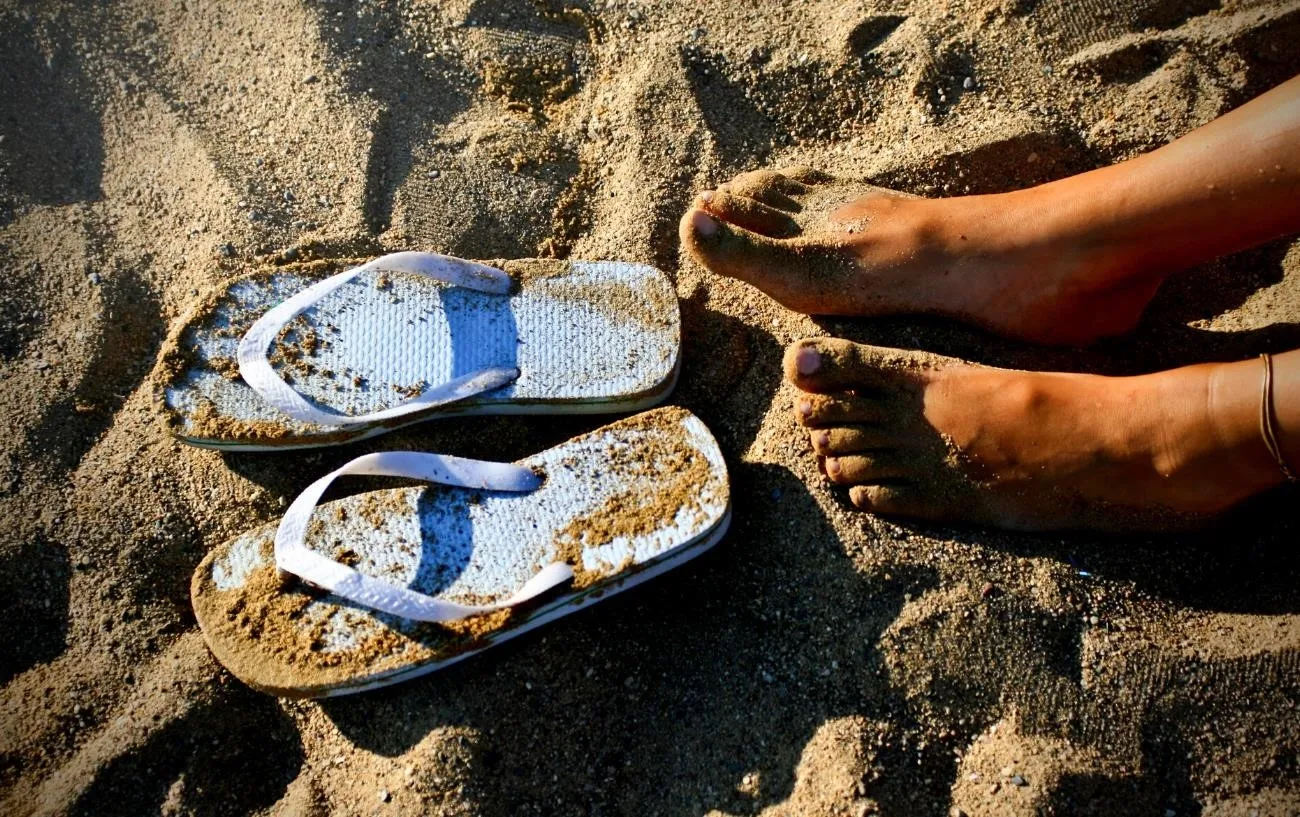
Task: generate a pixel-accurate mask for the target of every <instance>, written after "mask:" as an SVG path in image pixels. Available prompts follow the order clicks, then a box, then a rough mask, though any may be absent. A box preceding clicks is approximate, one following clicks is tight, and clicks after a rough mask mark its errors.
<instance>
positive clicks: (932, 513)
mask: <svg viewBox="0 0 1300 817" xmlns="http://www.w3.org/2000/svg"><path fill="white" fill-rule="evenodd" d="M849 501H851V502H852V503H853V504H854V506H856V507H858V508H860V509H862V510H864V511H870V512H871V513H878V514H884V515H886V516H906V517H911V518H913V519H942V518H943V516H944V514H943V513H942V509H941V508H939V507H938V505H936V504H935V502H934V501H933V499H932V498H930V497H928V496H927V495H926V494H925V492H924V491H922V490H921V489H920V488H919V487H917V486H916V485H912V484H910V483H896V484H889V485H854V486H853V487H852V488H850V489H849Z"/></svg>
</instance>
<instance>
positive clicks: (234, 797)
mask: <svg viewBox="0 0 1300 817" xmlns="http://www.w3.org/2000/svg"><path fill="white" fill-rule="evenodd" d="M0 21H2V24H3V30H4V31H6V32H7V33H8V35H9V36H8V37H7V38H6V48H5V49H4V52H3V54H2V55H0V63H2V64H3V70H0V135H2V136H3V139H2V140H0V258H2V259H3V264H4V269H5V273H6V275H5V285H4V287H3V288H0V423H2V424H3V425H2V426H0V431H3V437H4V439H5V440H6V444H5V445H4V446H2V447H0V520H2V521H0V526H3V527H2V530H3V535H0V569H2V572H0V576H3V586H2V588H0V589H2V590H3V599H4V602H3V604H4V607H3V609H4V616H5V620H6V624H7V626H6V627H5V632H4V636H3V638H2V639H0V813H4V814H15V815H27V814H116V813H121V814H132V815H135V814H144V813H163V814H169V815H173V814H221V815H235V814H264V815H325V814H376V813H379V814H384V813H394V814H406V813H430V814H447V815H504V814H510V815H526V814H539V815H540V814H546V815H596V814H605V815H614V814H625V813H648V814H662V815H671V816H672V817H678V816H679V815H701V814H715V815H721V814H727V815H741V814H764V815H769V817H775V816H776V815H787V816H788V815H797V816H798V817H811V816H812V815H826V814H854V815H856V814H864V813H871V810H872V809H877V810H878V811H879V812H880V813H883V814H908V815H910V814H945V813H948V811H949V809H951V808H954V807H955V808H958V809H961V810H963V811H964V812H965V813H967V814H970V815H972V817H974V815H978V814H1007V815H1026V816H1027V815H1031V814H1040V813H1041V814H1090V813H1092V814H1107V815H1117V814H1143V815H1148V814H1169V813H1172V814H1176V815H1184V814H1196V813H1206V814H1234V815H1235V814H1250V813H1253V812H1252V809H1254V810H1258V812H1259V813H1260V814H1289V813H1292V812H1294V811H1295V810H1296V809H1297V807H1298V804H1300V760H1298V759H1297V758H1300V717H1297V706H1298V705H1300V555H1298V551H1297V549H1296V547H1295V543H1296V542H1297V541H1300V535H1298V534H1300V530H1298V529H1297V525H1298V523H1297V521H1296V517H1295V513H1294V498H1295V494H1294V493H1293V492H1292V493H1286V492H1280V493H1279V494H1277V495H1275V496H1269V497H1262V498H1260V500H1259V501H1257V502H1254V503H1252V504H1251V505H1250V506H1248V507H1247V508H1244V509H1242V511H1241V512H1240V513H1237V514H1234V515H1233V516H1231V517H1229V518H1228V519H1227V520H1225V522H1224V523H1223V524H1222V525H1220V526H1218V527H1216V528H1214V529H1212V530H1209V531H1207V532H1205V533H1202V534H1196V535H1187V534H1180V535H1177V536H1174V537H1169V538H1159V537H1131V536H1130V537H1124V538H1119V539H1115V538H1111V539H1102V538H1100V537H1090V536H1086V535H1073V536H1062V535H1052V536H1011V535H1006V534H1000V533H993V532H987V531H980V530H964V529H949V528H940V527H934V526H901V525H895V524H893V523H890V522H887V521H884V520H881V519H877V518H874V517H870V516H865V515H862V514H858V513H855V512H852V511H851V510H849V509H848V508H847V507H846V505H845V502H844V497H843V496H842V494H841V493H840V492H837V491H832V490H830V489H829V488H828V487H827V486H826V485H825V483H824V482H823V481H822V479H821V477H820V475H819V474H818V473H817V472H816V468H815V464H814V463H813V460H812V458H811V456H810V453H809V450H808V447H807V439H806V437H805V436H804V435H803V434H802V433H801V432H799V431H798V430H797V429H796V427H795V426H794V424H793V423H792V422H791V420H790V408H791V404H792V399H793V397H792V394H791V392H790V391H789V390H788V388H786V387H784V386H782V385H781V384H780V363H781V350H782V348H783V347H784V345H785V344H787V343H789V342H790V341H792V340H794V339H796V338H799V337H802V336H805V335H809V334H818V333H827V334H836V335H841V336H846V337H850V338H852V339H854V340H858V341H864V342H871V343H877V344H882V345H894V346H899V347H904V348H917V347H923V348H926V349H929V350H931V351H934V352H936V353H942V354H949V355H953V356H958V357H964V358H968V359H974V360H978V361H980V362H984V363H989V364H993V365H1003V366H1018V367H1024V368H1067V369H1075V370H1086V371H1102V372H1134V371H1149V370H1154V369H1158V368H1164V367H1169V366H1174V365H1179V364H1182V363H1187V362H1192V361H1199V360H1210V359H1242V358H1247V357H1250V356H1252V355H1254V354H1257V353H1259V352H1261V351H1275V352H1276V351H1281V350H1284V349H1287V348H1293V347H1295V346H1297V345H1300V330H1297V325H1300V245H1297V244H1296V242H1294V241H1279V242H1275V243H1273V244H1270V245H1267V246H1265V247H1262V248H1259V249H1256V250H1252V251H1250V252H1247V253H1243V254H1241V255H1239V256H1236V257H1233V258H1229V259H1226V260H1223V261H1219V262H1215V263H1213V264H1209V265H1206V266H1204V267H1202V268H1200V269H1197V270H1193V271H1190V272H1188V273H1187V274H1185V275H1182V276H1179V277H1176V278H1174V279H1172V280H1171V281H1169V282H1168V283H1167V285H1166V286H1165V287H1164V288H1163V289H1162V291H1161V293H1160V294H1159V295H1158V296H1157V299H1156V302H1155V303H1154V304H1153V305H1152V307H1151V310H1150V312H1149V314H1148V316H1147V317H1146V319H1145V320H1144V322H1143V323H1142V325H1141V326H1140V327H1139V329H1138V330H1137V331H1136V332H1135V333H1134V334H1133V335H1131V336H1129V337H1127V338H1124V339H1120V340H1116V341H1112V342H1107V343H1105V344H1102V345H1099V346H1097V347H1095V348H1092V349H1089V350H1086V351H1071V350H1035V349H1031V348H1027V347H1025V346H1023V345H1020V344H1012V343H1006V342H1001V341H998V340H996V339H993V338H989V337H988V336H986V335H984V334H981V333H978V332H975V331H968V330H964V329H961V328H959V327H955V326H953V325H951V324H949V323H945V322H940V321H932V320H928V321H915V320H903V319H891V320H879V321H871V322H852V321H838V322H820V323H819V322H814V321H812V320H810V319H808V318H806V317H803V316H799V315H796V314H792V313H790V312H788V311H786V310H783V309H781V308H780V307H778V306H776V305H774V304H773V303H772V302H771V301H769V300H768V299H766V298H765V297H764V296H762V295H761V294H759V293H758V292H756V291H754V290H753V289H751V288H749V287H747V286H745V285H743V284H740V283H737V282H734V281H729V280H720V279H717V278H715V277H712V276H710V275H708V274H706V273H704V272H703V271H702V270H701V269H699V268H698V267H696V266H695V265H694V264H692V263H691V262H690V261H689V260H688V259H687V258H686V257H685V256H684V255H683V254H682V252H681V250H680V247H679V246H678V243H677V219H678V217H679V216H680V214H681V212H682V211H683V210H684V209H685V208H686V206H687V205H688V204H689V202H690V201H691V198H692V196H693V195H694V194H695V193H697V192H698V191H699V190H702V189H706V188H708V187H711V186H713V185H715V184H717V183H720V182H722V181H725V180H727V179H728V178H730V177H731V176H732V175H734V174H736V173H738V172H741V171H745V170H750V169H753V168H756V167H764V166H768V167H775V166H781V165H808V166H814V167H817V168H819V169H821V170H824V171H827V172H829V173H832V174H835V175H836V176H838V177H842V178H856V179H862V180H863V181H864V182H866V183H870V184H875V185H881V186H885V187H890V188H893V189H897V190H900V191H903V192H906V193H910V194H917V195H928V196H936V195H957V194H962V193H976V192H990V191H998V190H1005V189H1010V188H1017V187H1022V186H1025V185H1029V184H1033V183H1036V182H1039V181H1043V180H1046V179H1052V178H1058V177H1060V176H1063V175H1066V174H1068V173H1072V172H1076V171H1079V170H1084V169H1087V168H1092V167H1097V166H1100V165H1104V164H1107V163H1110V162H1114V161H1116V160H1120V159H1123V158H1125V157H1129V156H1133V155H1135V154H1137V153H1140V152H1142V151H1145V150H1148V149H1151V148H1153V147H1156V146H1158V145H1161V144H1163V143H1165V142H1167V141H1169V140H1171V139H1173V138H1175V137H1177V136H1179V135H1181V134H1183V133H1186V132H1187V131H1188V130H1190V129H1192V128H1194V127H1196V126H1198V125H1200V124H1203V123H1204V122H1207V121H1209V120H1211V119H1213V118H1214V117H1216V116H1218V115H1220V114H1222V113H1223V112H1225V111H1227V110H1229V109H1231V108H1233V107H1235V106H1237V105H1239V104H1241V103H1242V102H1243V101H1245V100H1247V99H1249V98H1251V97H1253V96H1255V95H1257V94H1258V93H1260V92H1262V91H1263V90H1266V89H1267V88H1269V87H1271V86H1272V85H1274V84H1276V83H1278V82H1280V81H1282V80H1284V79H1286V78H1288V77H1290V76H1292V75H1294V74H1295V73H1296V72H1297V71H1300V45H1298V44H1300V3H1297V2H1295V1H1294V0H1290V1H1289V2H1288V0H1230V1H1229V2H1223V3H1212V2H1173V1H1172V0H1132V2H1127V3H1123V4H1111V3H1074V2H1067V1H1066V0H1040V2H1006V1H1004V0H954V1H953V2H947V3H941V2H938V0H899V1H898V2H891V3H888V4H870V3H858V2H850V3H830V2H818V3H812V2H797V1H796V2H790V3H783V4H765V5H762V6H752V5H751V4H736V3H729V2H721V1H720V0H704V1H703V2H678V0H673V2H664V3H648V2H635V3H634V2H625V0H607V1H605V0H538V2H534V3H508V2H504V1H503V0H474V2H471V1H470V0H448V2H443V3H414V2H398V1H397V0H367V1H366V2H353V0H346V2H344V1H343V0H321V2H315V3H307V2H302V1H301V0H252V2H248V3H242V4H225V5H223V6H221V7H218V6H217V5H216V4H204V3H194V2H189V3H175V2H170V1H169V0H167V1H165V0H124V2H119V3H112V4H104V3H63V4H58V3H43V4H21V3H14V2H10V3H6V4H4V5H3V7H2V8H0ZM307 249H310V253H308V252H307ZM399 249H427V250H434V251H439V252H445V253H451V254H454V255H459V256H462V257H469V258H523V257H531V256H554V257H559V258H568V257H573V258H594V259H600V258H610V259H618V260H626V261H636V262H645V263H650V264H654V265H655V266H658V267H659V268H661V269H665V270H667V271H668V272H669V273H670V274H672V275H673V276H674V278H675V281H676V285H677V292H678V295H679V296H680V297H681V299H682V308H683V329H684V335H685V341H684V343H685V345H684V355H683V357H684V366H683V371H682V377H681V382H680V386H679V388H678V391H677V393H676V397H675V399H676V400H677V401H678V402H680V404H681V405H683V406H685V407H687V408H689V409H690V410H692V411H693V412H695V413H696V414H697V415H698V416H700V417H701V418H702V419H703V420H704V421H705V422H706V423H707V424H708V425H709V426H710V428H711V429H712V430H713V431H714V432H715V434H716V435H717V437H718V439H719V442H720V443H721V444H722V446H723V449H724V451H725V452H726V454H727V456H728V457H729V458H730V462H731V466H732V475H733V484H734V488H733V498H734V505H735V508H734V510H735V522H734V526H733V533H732V534H731V535H730V536H729V537H728V538H727V539H726V540H725V541H724V542H723V543H722V544H721V545H720V546H719V547H718V548H717V549H716V550H715V551H714V552H713V553H712V554H710V555H709V556H707V557H704V558H702V559H701V560H700V561H698V562H696V563H693V564H692V565H691V566H690V567H689V568H686V569H684V570H682V571H678V572H676V573H674V574H672V575H668V576H665V577H663V578H662V579H659V580H657V581H656V582H654V583H651V584H649V585H647V586H646V587H644V588H642V589H639V590H637V591H634V592H629V593H628V594H627V595H625V596H620V597H618V598H616V599H611V600H610V601H609V602H608V603H603V604H601V605H600V606H599V607H598V608H596V609H595V610H593V611H589V612H587V613H584V614H582V615H578V616H574V617H571V618H569V619H566V620H565V621H564V622H562V623H558V624H557V625H556V627H555V628H553V629H549V630H545V631H540V632H538V633H536V634H534V635H530V636H528V637H525V638H522V639H520V640H519V641H517V642H514V643H513V644H511V645H510V646H505V647H503V648H501V649H500V650H494V651H492V652H490V653H487V654H484V655H482V656H479V657H477V658H475V659H473V660H471V661H468V662H465V663H464V664H462V665H459V666H457V667H454V668H452V669H449V670H447V671H446V672H443V673H439V674H437V675H434V676H431V677H429V678H426V679H422V680H419V681H416V682H412V683H410V684H406V685H402V686H400V687H397V688H394V689H392V690H388V691H384V692H382V693H378V694H374V695H366V696H358V697H354V698H351V699H344V700H339V701H332V702H321V703H313V702H305V703H283V702H280V701H277V700H276V699H274V698H271V697H269V696H265V695H261V694H258V693H255V692H252V691H251V690H248V689H247V688H245V687H243V686H242V685H241V684H239V683H238V682H237V681H235V680H234V679H233V678H231V677H230V676H229V675H227V674H226V673H225V672H224V671H223V670H221V669H220V667H219V666H218V665H217V664H216V663H215V662H214V661H213V660H212V658H211V657H210V655H209V654H208V652H207V650H206V649H205V648H204V647H203V643H202V639H201V637H200V635H199V633H198V632H197V629H196V625H195V622H194V617H193V613H192V611H191V609H190V605H189V598H188V588H189V577H190V575H191V574H192V572H193V570H194V567H195V565H197V564H198V562H199V561H200V560H201V559H202V558H203V557H204V555H205V554H206V553H207V552H208V550H209V549H210V548H211V547H213V546H214V545H215V544H217V543H219V542H222V541H224V540H226V539H228V538H229V537H231V536H233V535H235V534H238V533H240V532H242V531H245V530H248V529H251V528H253V527H256V526H258V525H260V524H263V523H267V522H270V521H272V520H274V519H276V518H277V517H278V515H279V514H280V513H281V511H282V510H283V508H284V506H285V503H286V502H287V501H288V500H289V499H291V498H292V497H293V496H294V495H295V494H296V493H297V492H298V491H299V490H301V489H302V488H303V487H305V486H306V485H307V484H308V483H309V482H310V481H311V480H313V479H314V478H316V477H317V476H319V475H320V474H323V473H325V472H326V471H328V470H330V469H331V468H334V467H337V466H338V465H340V464H341V463H342V462H344V461H346V460H347V459H350V458H352V457H354V456H357V455H359V454H361V453H364V452H365V451H369V450H379V449H390V448H391V449H398V448H416V449H424V450H435V451H444V452H447V453H452V454H460V455H464V456H471V457H481V458H490V459H506V460H510V459H516V458H519V457H522V456H526V455H528V454H531V453H534V452H536V451H539V450H542V449H545V448H547V447H549V446H551V445H553V444H555V443H556V442H559V441H561V440H564V439H567V438H568V437H571V436H573V435H575V434H579V433H582V432H583V431H586V430H590V429H591V428H594V427H596V426H597V425H599V424H600V421H598V420H593V419H592V418H586V419H584V418H559V419H551V418H523V419H521V418H478V419H472V420H471V419H466V420H463V421H457V422H455V423H448V424H441V425H439V424H430V425H427V426H420V427H416V428H412V429H409V430H406V431H401V432H397V433H395V434H393V435H391V436H389V437H385V438H382V439H381V440H379V441H376V442H374V443H364V444H359V445H357V446H352V447H350V448H346V449H324V450H320V451H314V452H305V453H301V454H294V455H288V456H280V455H270V454H266V455H247V456H235V455H226V456H222V455H219V454H216V453H213V452H210V451H201V450H197V449H191V448H187V447H184V446H182V445H179V444H178V443H176V442H174V441H173V440H172V439H171V438H170V437H169V435H168V433H167V430H166V428H165V427H164V424H163V422H162V421H161V418H160V416H159V413H158V411H157V410H156V409H155V407H154V405H153V404H152V402H151V400H152V384H151V382H150V380H149V377H150V371H151V369H152V367H153V365H154V361H155V359H156V358H157V356H158V353H159V351H160V348H161V346H162V344H163V342H164V339H165V338H166V336H167V332H168V330H169V328H171V327H172V326H173V325H174V324H175V321H176V320H177V319H178V318H179V317H180V316H181V315H183V314H184V313H185V311H186V310H187V309H188V308H189V307H190V305H191V304H192V303H193V302H194V301H195V299H196V298H198V297H199V296H200V293H201V292H203V291H206V290H208V289H210V288H212V287H215V286H217V285H218V284H219V283H220V282H222V281H224V280H226V279H228V278H229V277H231V276H233V275H236V274H239V273H240V272H241V271H244V270H247V269H249V268H251V267H254V266H257V265H260V264H262V263H264V262H270V261H272V260H274V259H282V260H285V261H292V260H294V258H296V257H298V254H299V253H302V254H303V255H308V254H310V255H311V256H312V257H355V256H370V255H374V254H376V253H379V252H384V251H389V250H399ZM364 487H365V486H364V485H362V486H360V487H359V488H358V490H360V489H363V488H364ZM561 630H562V632H561ZM1004 770H1005V772H1006V773H1005V774H1004ZM1017 777H1019V779H1020V782H1017V780H1016V779H1017Z"/></svg>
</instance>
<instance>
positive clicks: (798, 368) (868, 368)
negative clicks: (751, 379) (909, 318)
mask: <svg viewBox="0 0 1300 817" xmlns="http://www.w3.org/2000/svg"><path fill="white" fill-rule="evenodd" d="M784 367H785V376H786V379H787V380H789V381H790V383H791V384H793V385H794V386H795V387H797V388H799V389H801V390H803V391H806V392H816V393H827V392H838V391H844V390H847V389H853V390H858V391H873V390H874V391H884V392H897V391H899V390H900V389H904V388H907V387H908V386H910V385H911V383H913V382H915V377H916V373H917V372H918V370H920V369H921V368H922V366H921V358H920V357H919V356H916V355H913V354H912V353H909V352H905V351H900V350H897V349H885V348H882V347H879V346H866V345H863V344H861V343H853V342H851V341H847V340H841V339H839V338H805V339H804V340H800V341H796V342H795V343H792V344H790V346H789V347H788V348H787V349H786V350H785V363H784Z"/></svg>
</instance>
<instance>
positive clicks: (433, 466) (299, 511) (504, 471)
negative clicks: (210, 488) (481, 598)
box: [275, 451, 573, 622]
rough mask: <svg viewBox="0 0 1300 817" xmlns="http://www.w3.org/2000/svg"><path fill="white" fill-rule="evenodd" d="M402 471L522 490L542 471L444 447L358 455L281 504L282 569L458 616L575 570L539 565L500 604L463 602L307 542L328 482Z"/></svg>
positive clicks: (404, 613) (366, 598)
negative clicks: (385, 577) (369, 572)
mask: <svg viewBox="0 0 1300 817" xmlns="http://www.w3.org/2000/svg"><path fill="white" fill-rule="evenodd" d="M349 474H352V475H370V476H383V477H405V478H408V479H418V480H422V481H424V482H434V483H439V484H441V485H452V486H456V487H460V488H481V489H487V490H492V491H510V492H515V493H527V492H528V491H532V490H535V489H536V488H537V487H538V486H539V485H541V477H539V476H537V474H535V473H533V472H532V471H530V470H528V469H527V468H521V467H520V466H518V465H511V464H509V463H502V462H484V461H482V460H469V459H463V458H461V457H450V456H445V455H442V454H420V453H416V452H414V451H386V452H382V453H378V454H366V455H365V456H362V457H357V458H356V459H354V460H352V461H351V462H349V463H347V464H346V465H344V466H343V467H341V468H339V469H338V470H336V471H334V472H332V473H330V474H326V475H325V476H323V477H321V478H320V479H318V480H316V481H315V482H313V483H312V484H311V485H309V486H308V487H307V490H305V491H303V492H302V493H301V494H299V495H298V498H297V499H295V500H294V501H293V504H292V505H290V506H289V510H288V511H286V512H285V514H284V519H283V520H281V522H280V527H279V529H278V530H277V531H276V532H275V564H276V567H278V568H280V569H281V570H284V571H287V572H289V573H292V574H294V575H295V576H298V577H299V578H301V579H303V580H305V581H308V582H311V583H312V584H314V585H317V586H319V587H321V588H323V589H325V590H328V591H329V592H331V593H333V594H334V595H336V596H338V597H339V598H342V599H346V600H348V601H351V602H355V603H357V604H360V605H364V606H366V607H369V608H371V609H374V610H380V611H382V612H385V613H391V614H393V615H395V616H401V617H402V618H405V619H411V620H413V621H434V622H439V621H458V620H460V619H463V618H466V617H468V616H473V615H480V614H482V613H491V612H494V611H496V610H504V609H506V608H507V607H514V606H516V605H518V604H522V603H524V602H525V601H528V600H529V599H532V598H535V597H536V596H539V595H541V594H542V593H545V592H546V591H547V590H550V589H551V588H552V587H555V586H557V585H559V584H562V583H564V582H566V581H568V580H569V579H570V578H572V577H573V568H571V567H569V565H567V564H565V563H564V562H554V563H552V564H549V565H547V566H545V567H543V568H542V569H541V570H540V571H538V573H537V574H536V575H534V576H533V577H532V578H531V579H529V580H528V581H527V582H526V583H525V584H524V586H523V587H521V588H519V590H518V592H516V593H515V594H514V595H513V596H511V597H510V598H508V599H506V600H505V601H502V602H498V603H497V604H485V605H465V604H456V603H455V602H450V601H444V600H442V599H436V598H434V597H432V596H427V595H425V594H424V593H419V592H416V591H414V590H411V589H409V588H405V587H397V586H395V585H391V584H389V583H387V582H384V581H380V580H379V579H375V578H372V577H370V576H366V575H363V574H361V573H358V572H357V571H356V570H354V569H353V568H351V567H348V566H347V565H345V564H342V563H340V562H336V561H334V560H333V559H331V558H329V557H327V556H324V555H322V554H320V553H318V552H316V551H314V550H311V549H310V548H308V547H307V544H306V535H307V525H308V523H309V522H310V521H311V514H312V510H313V509H314V508H315V507H316V503H317V502H319V501H320V498H321V496H322V495H323V494H324V493H325V489H326V488H328V487H329V485H330V483H332V482H333V481H334V480H335V479H337V478H338V477H341V476H346V475H349Z"/></svg>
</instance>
